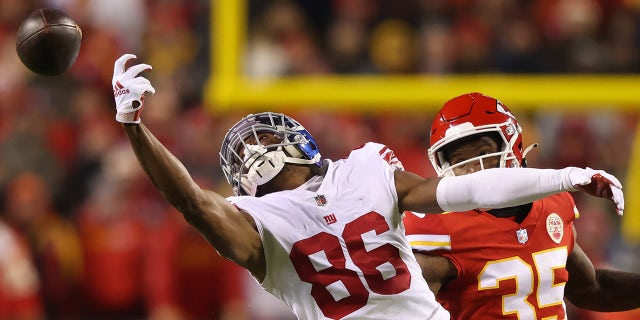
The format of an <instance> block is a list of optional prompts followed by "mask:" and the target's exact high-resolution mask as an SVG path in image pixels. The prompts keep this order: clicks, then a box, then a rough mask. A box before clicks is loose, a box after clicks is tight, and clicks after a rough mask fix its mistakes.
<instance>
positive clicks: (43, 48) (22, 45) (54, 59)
mask: <svg viewBox="0 0 640 320" xmlns="http://www.w3.org/2000/svg"><path fill="white" fill-rule="evenodd" d="M81 40H82V31H81V30H80V27H79V26H78V24H77V23H76V22H75V21H73V19H71V18H70V17H69V16H68V15H66V14H65V13H64V12H62V11H59V10H55V9H49V8H42V9H38V10H36V11H34V12H32V13H31V14H29V15H28V16H27V17H26V18H25V19H24V20H23V21H22V23H21V24H20V28H18V33H17V35H16V51H17V53H18V57H20V60H21V61H22V63H23V64H24V65H25V66H26V67H27V68H29V70H31V71H33V72H35V73H37V74H41V75H46V76H54V75H59V74H62V73H63V72H65V71H67V70H68V69H69V67H71V65H73V63H74V62H75V60H76V58H77V57H78V53H79V52H80V42H81Z"/></svg>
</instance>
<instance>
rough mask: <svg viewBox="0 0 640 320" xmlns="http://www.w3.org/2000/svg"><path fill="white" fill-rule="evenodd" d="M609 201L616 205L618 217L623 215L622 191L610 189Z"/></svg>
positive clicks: (614, 188)
mask: <svg viewBox="0 0 640 320" xmlns="http://www.w3.org/2000/svg"><path fill="white" fill-rule="evenodd" d="M611 200H613V203H615V204H616V212H617V213H618V215H620V216H621V215H623V214H624V193H623V192H622V189H620V188H616V187H613V186H612V187H611Z"/></svg>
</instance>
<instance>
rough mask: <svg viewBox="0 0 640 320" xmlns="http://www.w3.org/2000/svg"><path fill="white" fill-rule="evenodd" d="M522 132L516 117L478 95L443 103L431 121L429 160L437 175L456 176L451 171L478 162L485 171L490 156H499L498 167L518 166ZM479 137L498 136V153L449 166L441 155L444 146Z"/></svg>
mask: <svg viewBox="0 0 640 320" xmlns="http://www.w3.org/2000/svg"><path fill="white" fill-rule="evenodd" d="M521 133H522V128H521V127H520V125H519V124H518V122H517V120H516V118H515V117H514V116H513V114H511V112H510V111H509V109H508V108H507V107H506V106H504V105H503V104H502V103H500V102H499V101H497V100H496V99H494V98H491V97H488V96H484V95H482V94H479V93H471V94H465V95H462V96H459V97H456V98H453V99H451V100H449V101H448V102H446V103H445V105H444V106H443V108H442V109H441V110H440V112H438V114H437V115H436V117H435V119H434V120H433V123H432V126H431V147H430V148H429V149H428V155H429V160H430V161H431V164H432V165H433V168H434V169H435V171H436V173H437V174H438V176H451V175H455V173H454V169H456V168H460V167H461V166H464V165H467V164H469V163H470V162H473V161H480V167H481V169H485V166H484V164H485V161H486V159H487V158H489V157H499V167H501V168H513V167H520V166H522V164H523V161H524V156H523V153H522V136H521ZM481 134H493V135H495V136H497V137H498V141H497V142H498V143H499V146H500V145H501V148H500V150H499V151H498V152H496V153H491V154H485V155H482V156H480V157H474V158H471V159H467V160H466V161H463V162H461V163H456V164H455V165H454V166H451V164H450V163H449V162H448V160H447V158H446V157H445V154H444V150H445V149H446V147H447V146H450V145H451V144H452V143H454V142H456V141H460V139H464V138H468V137H471V136H475V135H481Z"/></svg>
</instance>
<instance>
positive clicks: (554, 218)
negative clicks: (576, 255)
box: [547, 213, 564, 243]
mask: <svg viewBox="0 0 640 320" xmlns="http://www.w3.org/2000/svg"><path fill="white" fill-rule="evenodd" d="M547 233H548V234H549V237H551V240H553V242H555V243H560V241H562V236H564V223H563V222H562V218H560V216H559V215H558V214H557V213H552V214H550V215H548V216H547Z"/></svg>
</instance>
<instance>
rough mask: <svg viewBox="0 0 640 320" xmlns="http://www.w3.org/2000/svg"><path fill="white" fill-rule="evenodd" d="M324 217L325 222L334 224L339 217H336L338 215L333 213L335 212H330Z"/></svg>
mask: <svg viewBox="0 0 640 320" xmlns="http://www.w3.org/2000/svg"><path fill="white" fill-rule="evenodd" d="M322 218H323V219H324V222H326V223H327V225H330V224H334V223H336V222H338V219H336V215H335V214H333V213H332V214H330V215H326V216H324V217H322Z"/></svg>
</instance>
